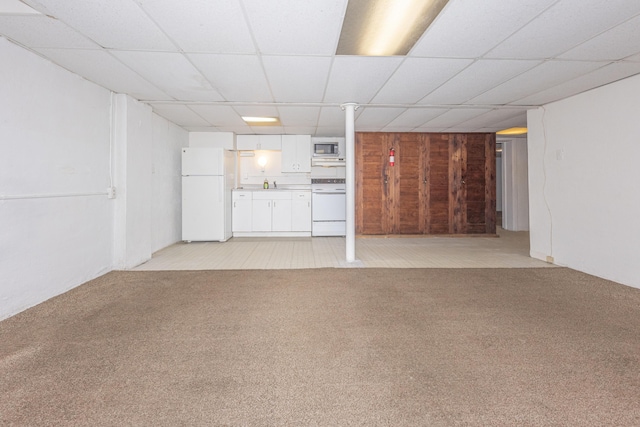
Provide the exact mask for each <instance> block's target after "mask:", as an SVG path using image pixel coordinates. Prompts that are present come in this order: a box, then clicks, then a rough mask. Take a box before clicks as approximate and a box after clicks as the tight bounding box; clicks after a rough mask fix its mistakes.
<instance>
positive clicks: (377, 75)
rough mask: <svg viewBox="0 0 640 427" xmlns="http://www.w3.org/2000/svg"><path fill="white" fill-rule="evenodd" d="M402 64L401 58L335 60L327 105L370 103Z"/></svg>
mask: <svg viewBox="0 0 640 427" xmlns="http://www.w3.org/2000/svg"><path fill="white" fill-rule="evenodd" d="M401 62H402V58H399V57H360V56H338V57H336V58H335V59H334V61H333V64H332V65H331V73H330V75H329V83H328V84H327V91H326V94H325V96H324V101H325V102H337V103H345V102H357V103H367V102H369V101H370V100H371V98H372V97H373V96H374V95H375V94H376V93H377V92H378V90H380V87H381V86H382V85H383V84H384V83H385V82H386V81H387V80H388V79H389V77H390V76H391V74H393V72H394V71H395V70H396V68H397V67H398V65H400V63H401Z"/></svg>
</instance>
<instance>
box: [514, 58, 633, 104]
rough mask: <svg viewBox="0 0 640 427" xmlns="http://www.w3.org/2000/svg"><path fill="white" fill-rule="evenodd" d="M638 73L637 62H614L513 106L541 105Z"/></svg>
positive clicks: (523, 99)
mask: <svg viewBox="0 0 640 427" xmlns="http://www.w3.org/2000/svg"><path fill="white" fill-rule="evenodd" d="M638 73H640V63H639V62H615V63H612V64H610V65H607V66H604V67H602V68H598V69H597V70H594V71H592V72H590V73H588V74H585V75H583V76H579V77H577V78H575V79H572V80H569V81H567V82H564V83H562V84H560V85H557V86H553V87H550V88H549V89H545V90H540V91H538V92H536V93H535V94H533V95H531V96H528V97H526V98H522V99H519V100H518V101H516V102H514V104H521V105H542V104H547V103H549V102H554V101H558V100H560V99H564V98H567V97H569V96H573V95H576V94H578V93H581V92H584V91H587V90H590V89H593V88H596V87H599V86H603V85H605V84H607V83H610V82H612V81H616V80H620V79H624V78H626V77H630V76H633V75H635V74H638Z"/></svg>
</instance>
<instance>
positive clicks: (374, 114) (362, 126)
mask: <svg viewBox="0 0 640 427" xmlns="http://www.w3.org/2000/svg"><path fill="white" fill-rule="evenodd" d="M404 111H405V109H404V108H383V107H364V108H362V113H360V115H359V116H358V117H357V118H356V123H355V126H356V130H357V131H361V132H365V131H366V132H372V131H380V130H382V129H383V128H384V127H385V126H386V125H388V124H389V123H391V122H392V121H393V120H394V119H395V118H396V117H398V116H399V115H400V114H402V113H403V112H404Z"/></svg>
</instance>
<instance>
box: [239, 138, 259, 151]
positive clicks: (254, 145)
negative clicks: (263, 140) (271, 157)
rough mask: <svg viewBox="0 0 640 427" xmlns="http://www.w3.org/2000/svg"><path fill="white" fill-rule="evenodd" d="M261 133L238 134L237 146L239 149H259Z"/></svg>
mask: <svg viewBox="0 0 640 427" xmlns="http://www.w3.org/2000/svg"><path fill="white" fill-rule="evenodd" d="M259 146H260V136H259V135H238V136H236V147H237V148H238V150H259V148H258V147H259Z"/></svg>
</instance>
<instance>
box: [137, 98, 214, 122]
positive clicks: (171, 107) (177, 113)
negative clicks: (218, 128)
mask: <svg viewBox="0 0 640 427" xmlns="http://www.w3.org/2000/svg"><path fill="white" fill-rule="evenodd" d="M150 105H151V108H153V111H154V112H155V113H156V114H157V115H159V116H162V117H164V118H165V119H167V120H169V121H171V122H173V123H175V124H177V125H178V126H182V127H189V126H201V127H205V126H211V124H210V123H207V121H206V120H205V119H203V118H202V117H200V116H199V115H197V114H196V113H194V112H193V111H192V110H191V109H189V107H187V106H186V105H181V104H154V103H150Z"/></svg>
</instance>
